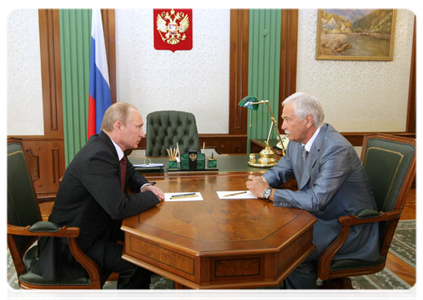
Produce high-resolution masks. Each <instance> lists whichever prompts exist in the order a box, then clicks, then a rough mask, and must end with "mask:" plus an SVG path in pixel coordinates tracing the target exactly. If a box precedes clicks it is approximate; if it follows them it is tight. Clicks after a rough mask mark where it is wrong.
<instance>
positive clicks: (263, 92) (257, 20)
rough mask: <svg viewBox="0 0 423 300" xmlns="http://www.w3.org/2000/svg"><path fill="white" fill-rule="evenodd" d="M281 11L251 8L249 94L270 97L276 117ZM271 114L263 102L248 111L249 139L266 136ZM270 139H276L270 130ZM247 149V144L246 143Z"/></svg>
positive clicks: (260, 97) (259, 97)
mask: <svg viewBox="0 0 423 300" xmlns="http://www.w3.org/2000/svg"><path fill="white" fill-rule="evenodd" d="M280 38H281V10H280V9H252V10H250V41H249V65H248V95H253V96H256V97H257V99H258V100H269V101H270V106H271V108H272V111H273V114H274V115H275V118H276V119H278V118H277V116H278V115H279V69H280ZM270 123H271V117H270V113H269V110H268V108H267V105H266V104H261V105H260V106H259V109H258V110H257V111H252V110H249V112H248V125H249V126H248V130H247V133H248V139H267V136H268V134H269V129H270ZM278 126H279V125H278ZM271 138H277V136H276V134H275V133H274V132H272V135H271ZM247 152H250V143H249V141H248V143H247Z"/></svg>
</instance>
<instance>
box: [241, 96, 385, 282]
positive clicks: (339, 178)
mask: <svg viewBox="0 0 423 300" xmlns="http://www.w3.org/2000/svg"><path fill="white" fill-rule="evenodd" d="M282 105H283V107H284V108H283V113H282V118H283V124H282V129H283V130H285V133H286V134H287V135H288V137H289V140H290V141H289V144H288V147H287V151H286V155H285V156H283V157H282V158H281V159H280V161H279V162H278V164H277V165H276V166H274V167H273V168H271V169H270V170H269V171H267V172H266V173H265V174H264V175H263V176H252V175H251V176H249V179H248V181H247V184H246V185H247V188H248V189H249V190H250V191H251V192H252V193H254V194H255V195H256V196H258V197H261V198H265V199H267V200H270V201H273V202H274V205H275V206H284V207H296V208H301V209H304V210H307V211H309V212H310V213H312V214H313V215H314V216H315V217H316V219H317V222H316V224H315V225H314V227H313V242H314V244H315V245H316V251H314V252H313V253H312V254H311V255H310V256H309V257H308V258H306V260H305V261H304V262H303V263H302V264H300V265H299V266H298V268H297V269H296V270H294V272H292V273H291V274H290V275H289V276H288V277H287V278H286V280H285V287H286V288H303V289H305V288H316V287H317V286H316V280H317V262H318V259H319V256H320V255H321V254H322V252H323V251H324V250H325V249H326V248H327V247H328V245H329V244H330V243H331V242H332V241H333V240H334V239H335V237H336V236H337V235H338V233H339V230H340V228H341V226H340V224H339V223H338V217H340V216H347V215H351V214H356V213H357V212H359V211H360V210H363V209H376V207H377V206H376V201H375V199H374V197H373V193H372V190H371V187H370V184H369V181H368V178H367V175H366V173H365V170H364V167H363V165H362V163H361V161H360V159H359V158H358V156H357V153H356V151H355V150H354V148H353V147H352V145H351V144H350V143H349V142H348V141H347V140H346V139H345V138H344V137H343V136H342V135H341V134H340V133H339V132H337V131H336V130H335V129H334V128H333V127H332V126H331V125H329V124H324V123H323V119H324V113H323V109H322V107H321V104H320V102H319V101H318V100H317V99H316V98H315V97H311V96H309V95H307V94H305V93H295V94H293V95H291V96H290V97H288V98H287V99H285V101H284V102H283V103H282ZM294 177H295V179H296V180H297V183H298V190H297V191H291V190H288V189H281V188H280V186H281V185H282V184H283V183H285V182H286V181H287V180H289V179H290V178H294ZM378 251H379V238H378V225H377V224H369V225H360V226H353V227H352V228H351V231H350V233H349V236H348V239H347V241H346V242H345V244H344V246H343V247H342V249H341V250H340V251H339V252H338V254H337V255H336V256H335V258H334V259H360V260H364V261H376V260H377V258H378Z"/></svg>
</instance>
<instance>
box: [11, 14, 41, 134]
mask: <svg viewBox="0 0 423 300" xmlns="http://www.w3.org/2000/svg"><path fill="white" fill-rule="evenodd" d="M7 134H8V135H43V134H44V121H43V100H42V91H41V62H40V35H39V30H38V10H37V9H28V10H15V11H12V12H11V13H10V14H9V16H8V19H7Z"/></svg>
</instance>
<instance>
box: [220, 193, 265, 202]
mask: <svg viewBox="0 0 423 300" xmlns="http://www.w3.org/2000/svg"><path fill="white" fill-rule="evenodd" d="M216 193H217V195H218V196H219V199H222V200H231V199H257V197H256V196H254V194H253V193H251V192H250V191H217V192H216ZM237 193H242V194H238V195H233V196H227V195H231V194H237Z"/></svg>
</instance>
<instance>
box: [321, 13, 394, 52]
mask: <svg viewBox="0 0 423 300" xmlns="http://www.w3.org/2000/svg"><path fill="white" fill-rule="evenodd" d="M395 20H396V10H394V9H319V13H318V19H317V45H316V58H317V59H343V60H392V57H393V46H394V38H395Z"/></svg>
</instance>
